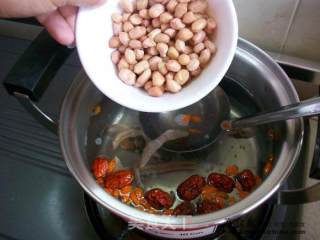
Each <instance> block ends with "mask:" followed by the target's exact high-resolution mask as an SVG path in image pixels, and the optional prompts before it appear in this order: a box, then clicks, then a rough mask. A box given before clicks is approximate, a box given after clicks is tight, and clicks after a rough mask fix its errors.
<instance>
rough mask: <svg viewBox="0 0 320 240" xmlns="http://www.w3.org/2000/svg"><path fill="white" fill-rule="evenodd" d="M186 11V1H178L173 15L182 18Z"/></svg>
mask: <svg viewBox="0 0 320 240" xmlns="http://www.w3.org/2000/svg"><path fill="white" fill-rule="evenodd" d="M186 12H188V4H187V3H179V4H178V5H177V6H176V9H175V11H174V16H175V17H176V18H182V17H183V15H184V14H185V13H186Z"/></svg>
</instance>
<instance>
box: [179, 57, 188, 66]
mask: <svg viewBox="0 0 320 240" xmlns="http://www.w3.org/2000/svg"><path fill="white" fill-rule="evenodd" d="M190 60H191V59H190V57H189V55H187V54H181V55H180V56H179V58H178V61H179V63H180V64H181V65H183V66H186V65H188V64H189V63H190Z"/></svg>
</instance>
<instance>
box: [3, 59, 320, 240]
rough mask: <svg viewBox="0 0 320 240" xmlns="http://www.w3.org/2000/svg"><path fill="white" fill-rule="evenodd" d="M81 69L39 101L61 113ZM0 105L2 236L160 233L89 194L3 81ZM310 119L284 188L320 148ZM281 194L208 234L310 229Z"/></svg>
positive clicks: (72, 69) (252, 235) (301, 85)
mask: <svg viewBox="0 0 320 240" xmlns="http://www.w3.org/2000/svg"><path fill="white" fill-rule="evenodd" d="M72 58H73V59H75V58H76V56H75V54H73V56H72ZM75 61H76V62H77V60H75ZM1 64H3V63H2V62H1V63H0V67H1V68H2V66H1ZM4 66H5V65H4ZM282 66H283V69H284V70H285V71H286V72H287V73H288V75H289V76H290V78H291V79H292V80H293V82H294V84H295V86H296V88H297V91H298V93H299V95H300V97H301V99H306V98H310V97H314V96H318V95H319V88H318V85H317V84H314V83H312V82H310V79H311V75H310V74H312V71H309V70H304V69H303V68H299V67H292V66H290V65H289V64H283V65H282ZM9 67H10V66H9ZM80 68H81V67H80V65H79V64H75V65H74V64H68V63H67V64H66V65H65V66H63V67H62V69H61V70H60V71H59V72H58V73H57V74H56V75H55V80H54V81H53V83H52V85H51V86H50V88H49V89H48V91H47V92H46V95H45V96H44V97H43V99H42V102H41V103H40V104H42V106H45V108H46V109H51V112H50V115H52V116H57V115H58V112H57V109H55V108H54V106H56V105H58V104H57V102H56V101H59V100H61V99H62V97H63V95H64V92H65V90H67V86H68V84H69V83H70V82H71V81H72V79H73V77H74V76H75V74H76V73H77V72H78V71H79V70H80ZM308 81H309V82H308ZM307 82H308V83H307ZM61 89H64V90H63V91H62V90H61ZM53 97H54V99H55V100H56V101H52V98H53ZM52 102H54V104H53V103H52ZM52 104H53V105H52ZM0 109H1V112H2V114H1V115H0V141H1V142H0V162H1V169H0V182H1V192H0V203H1V204H0V214H1V218H0V239H1V238H3V239H19V240H25V239H26V240H31V239H48V240H50V239H59V240H67V239H77V240H82V239H90V240H95V239H96V240H99V239H108V240H109V239H114V240H118V239H119V240H120V239H128V240H131V239H132V240H143V239H155V238H153V237H151V236H149V235H146V234H145V233H142V232H141V231H139V230H138V229H136V228H133V227H134V226H130V224H129V225H128V224H127V223H125V222H124V221H122V220H121V219H119V218H117V217H115V216H113V215H112V214H111V213H110V212H109V211H108V210H107V209H105V208H103V207H101V206H100V205H99V204H98V203H96V202H95V201H93V200H92V199H91V198H90V197H88V196H87V195H86V194H85V193H84V192H83V191H82V189H81V188H80V186H79V185H78V184H77V183H76V181H75V180H74V179H73V177H72V176H71V174H70V173H69V172H68V169H67V167H66V165H65V163H64V161H63V158H62V156H61V152H60V148H59V142H58V139H57V137H56V136H55V135H54V134H52V133H51V132H50V131H48V130H47V129H46V128H44V127H43V126H41V125H40V124H39V123H38V122H36V121H35V120H33V118H32V116H31V115H30V114H29V113H28V112H27V111H25V109H24V108H23V107H22V106H21V105H19V104H18V102H17V101H16V99H15V98H13V97H10V96H9V95H8V94H7V93H6V92H5V90H4V88H3V87H2V86H1V87H0ZM305 126H306V129H305V135H304V146H303V149H302V153H301V155H300V158H299V160H298V162H297V165H296V166H295V168H294V170H293V172H292V173H291V174H290V176H289V178H288V179H287V181H286V182H285V184H284V185H283V186H282V187H281V190H285V189H297V188H301V187H304V186H305V181H306V179H307V173H309V170H310V166H311V163H312V162H313V160H317V159H314V158H316V157H318V155H319V154H318V153H315V149H316V150H317V148H316V146H317V144H316V143H317V142H316V139H317V131H318V119H317V118H311V119H308V120H305ZM318 137H319V136H318ZM318 144H319V143H318ZM314 174H317V173H314ZM279 199H280V200H281V198H278V194H275V195H274V196H273V197H272V198H271V199H270V200H269V201H268V202H266V203H265V204H263V205H262V206H260V207H259V208H257V209H256V210H254V211H252V212H250V213H248V214H247V215H245V216H244V217H242V218H240V219H238V220H236V221H232V222H229V223H227V224H224V225H222V226H219V227H218V229H217V231H216V232H215V234H214V235H212V236H208V237H206V238H204V239H221V240H222V239H295V238H297V239H298V238H299V237H301V236H303V235H304V234H305V225H304V224H305V223H304V222H303V221H302V220H301V209H302V207H303V205H291V206H287V205H281V204H278V203H281V201H280V202H279Z"/></svg>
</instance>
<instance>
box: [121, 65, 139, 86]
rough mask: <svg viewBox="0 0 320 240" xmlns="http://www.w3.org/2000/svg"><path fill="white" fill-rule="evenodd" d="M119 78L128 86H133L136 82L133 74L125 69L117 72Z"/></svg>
mask: <svg viewBox="0 0 320 240" xmlns="http://www.w3.org/2000/svg"><path fill="white" fill-rule="evenodd" d="M119 78H120V79H121V80H122V81H123V82H124V83H125V84H128V85H134V84H135V82H136V75H135V74H134V72H132V71H131V70H129V69H126V68H123V69H121V70H120V71H119Z"/></svg>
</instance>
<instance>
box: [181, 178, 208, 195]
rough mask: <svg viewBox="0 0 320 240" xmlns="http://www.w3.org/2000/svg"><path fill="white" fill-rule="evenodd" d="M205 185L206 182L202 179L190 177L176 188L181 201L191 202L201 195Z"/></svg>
mask: <svg viewBox="0 0 320 240" xmlns="http://www.w3.org/2000/svg"><path fill="white" fill-rule="evenodd" d="M205 185H206V180H205V178H204V177H201V176H199V175H192V176H191V177H189V178H188V179H186V180H185V181H184V182H182V183H181V184H180V185H179V186H178V189H177V193H178V196H179V198H181V199H182V200H185V201H191V200H193V199H195V198H197V197H198V196H199V195H200V194H201V191H202V189H203V187H204V186H205Z"/></svg>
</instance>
